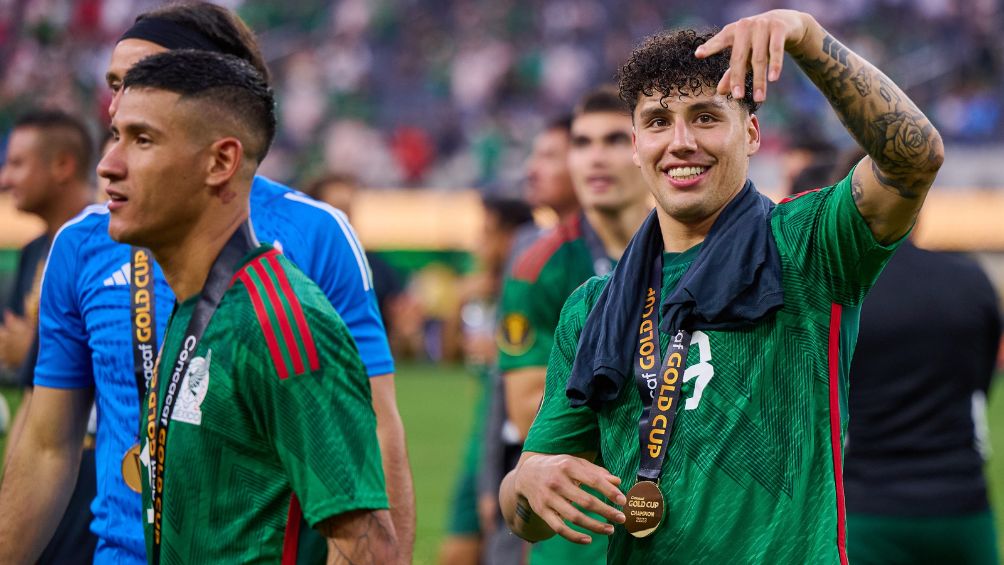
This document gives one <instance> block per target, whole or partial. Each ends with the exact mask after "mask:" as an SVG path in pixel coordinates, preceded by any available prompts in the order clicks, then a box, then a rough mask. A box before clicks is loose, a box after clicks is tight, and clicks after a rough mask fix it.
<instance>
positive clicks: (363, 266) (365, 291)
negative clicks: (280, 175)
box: [283, 193, 394, 377]
mask: <svg viewBox="0 0 1004 565" xmlns="http://www.w3.org/2000/svg"><path fill="white" fill-rule="evenodd" d="M286 198H287V199H290V200H293V201H295V202H299V203H300V204H303V205H305V206H308V207H312V208H313V210H312V212H315V213H313V214H310V216H309V218H308V217H307V215H304V216H303V218H302V219H303V224H302V225H301V229H302V230H304V233H303V238H304V243H305V245H303V246H302V247H300V246H287V247H286V248H285V249H284V250H283V253H284V254H285V255H286V256H287V257H289V259H290V260H292V261H293V263H295V264H296V265H297V266H298V267H299V268H300V269H301V270H302V271H303V272H304V273H305V274H306V275H307V276H308V277H309V278H310V279H311V280H313V281H314V282H316V283H317V284H318V286H320V287H321V290H323V291H324V294H325V295H326V296H327V297H328V300H329V301H330V302H331V305H332V306H334V307H335V311H336V312H338V315H339V316H340V317H341V318H342V320H343V321H344V322H345V325H346V326H348V328H349V332H350V333H351V334H352V338H353V339H355V342H356V345H357V346H358V347H359V354H360V356H361V357H362V360H363V363H364V364H365V366H366V372H367V374H369V376H371V377H376V376H379V375H386V374H389V373H393V372H394V359H393V357H392V356H391V352H390V345H389V344H388V342H387V333H386V331H385V330H384V325H383V319H382V318H381V316H380V307H379V305H378V303H377V296H376V291H375V289H374V287H373V276H372V273H371V271H370V267H369V263H368V262H367V260H366V254H365V252H364V251H363V246H362V244H361V243H360V242H359V238H358V237H357V236H356V233H355V230H353V229H352V226H351V225H350V224H349V221H348V218H346V216H345V214H343V213H342V212H340V211H338V210H336V209H334V208H332V207H331V206H328V205H326V204H322V203H320V202H317V201H314V200H311V199H310V198H308V197H307V196H304V195H301V194H298V193H290V194H288V195H287V196H286Z"/></svg>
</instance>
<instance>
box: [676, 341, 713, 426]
mask: <svg viewBox="0 0 1004 565" xmlns="http://www.w3.org/2000/svg"><path fill="white" fill-rule="evenodd" d="M690 344H691V345H692V346H693V345H696V346H697V350H698V353H699V354H700V361H698V362H697V363H695V364H693V365H691V366H689V367H687V371H686V372H685V373H684V374H683V382H685V383H686V382H689V381H690V380H692V379H695V378H696V379H697V382H695V383H694V394H693V395H691V397H690V398H688V399H687V402H686V404H684V406H683V409H684V410H693V409H695V408H697V407H698V406H700V404H701V395H702V394H704V387H706V386H708V383H709V382H710V381H711V379H712V377H714V376H715V368H714V367H713V366H712V365H711V343H710V342H709V341H708V335H707V334H705V333H704V332H702V331H696V332H694V334H693V335H692V336H691V341H690Z"/></svg>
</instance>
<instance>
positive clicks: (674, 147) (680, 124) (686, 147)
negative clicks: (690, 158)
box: [669, 120, 697, 154]
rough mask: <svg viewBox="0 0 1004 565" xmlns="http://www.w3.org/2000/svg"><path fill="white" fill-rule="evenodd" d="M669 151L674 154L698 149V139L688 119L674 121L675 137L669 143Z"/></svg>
mask: <svg viewBox="0 0 1004 565" xmlns="http://www.w3.org/2000/svg"><path fill="white" fill-rule="evenodd" d="M669 151H670V152H671V153H673V154H686V153H693V152H695V151H697V141H696V140H695V138H694V132H693V130H692V129H691V127H690V124H689V123H687V120H676V121H675V122H674V123H673V138H672V139H671V140H670V143H669Z"/></svg>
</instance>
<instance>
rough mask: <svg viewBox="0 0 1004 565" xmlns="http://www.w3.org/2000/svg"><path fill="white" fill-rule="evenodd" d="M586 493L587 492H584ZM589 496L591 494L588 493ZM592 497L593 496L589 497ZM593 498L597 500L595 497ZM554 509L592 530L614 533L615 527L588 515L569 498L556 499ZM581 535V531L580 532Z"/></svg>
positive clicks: (582, 526)
mask: <svg viewBox="0 0 1004 565" xmlns="http://www.w3.org/2000/svg"><path fill="white" fill-rule="evenodd" d="M583 494H585V493H583ZM586 496H589V495H586ZM589 498H592V497H589ZM593 500H596V499H595V498H594V499H593ZM553 510H554V511H555V512H556V513H557V514H558V515H559V516H561V517H562V518H564V519H565V520H567V521H569V522H571V523H573V524H575V525H577V526H579V527H581V528H585V529H587V530H589V531H591V532H596V533H597V534H602V535H605V536H609V535H611V534H613V533H614V527H613V526H612V525H610V524H608V523H606V522H601V521H599V520H597V519H595V518H592V517H590V516H587V515H586V514H585V513H584V512H582V511H581V510H579V509H578V508H576V507H575V506H574V505H573V504H571V503H570V502H569V501H567V500H563V499H558V500H556V501H555V504H554V507H553ZM579 535H581V533H579Z"/></svg>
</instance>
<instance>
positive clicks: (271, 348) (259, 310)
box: [237, 269, 289, 379]
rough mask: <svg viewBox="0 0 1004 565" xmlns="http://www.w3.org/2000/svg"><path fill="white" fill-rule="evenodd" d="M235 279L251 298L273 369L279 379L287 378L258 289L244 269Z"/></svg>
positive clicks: (284, 361) (283, 362)
mask: <svg viewBox="0 0 1004 565" xmlns="http://www.w3.org/2000/svg"><path fill="white" fill-rule="evenodd" d="M237 277H238V278H239V279H240V281H241V282H242V283H244V287H245V288H247V289H248V296H249V297H251V305H252V306H254V313H255V314H256V315H257V316H258V324H259V325H260V326H261V330H262V334H264V336H265V343H266V344H267V345H268V352H269V354H270V355H271V356H272V363H274V364H275V369H276V371H278V372H279V378H280V379H285V378H286V377H288V376H289V370H288V369H287V368H286V360H285V359H283V358H282V352H280V351H279V344H278V343H277V342H276V339H275V330H274V329H273V328H272V321H271V320H269V319H268V311H267V310H265V303H264V301H262V299H261V293H259V292H258V287H257V286H255V284H254V281H253V280H251V275H249V274H248V273H247V270H246V269H241V270H240V272H239V273H238V275H237Z"/></svg>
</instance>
